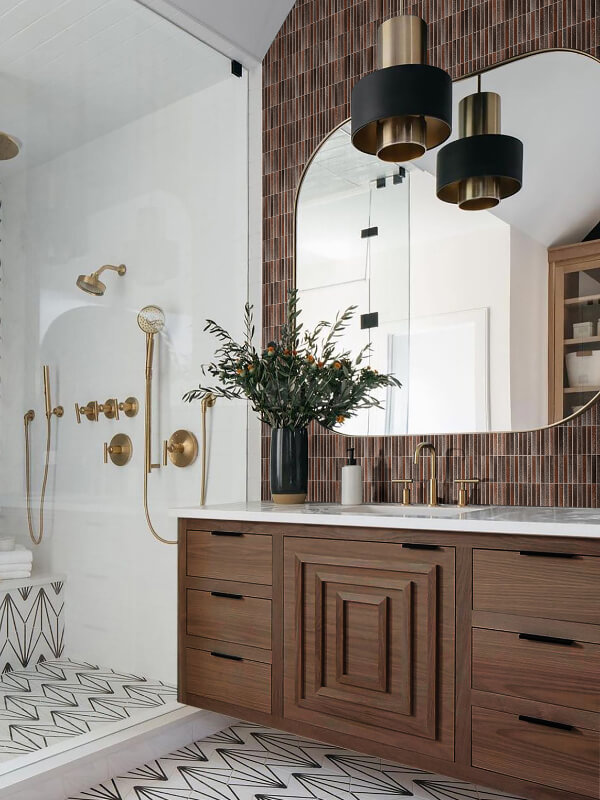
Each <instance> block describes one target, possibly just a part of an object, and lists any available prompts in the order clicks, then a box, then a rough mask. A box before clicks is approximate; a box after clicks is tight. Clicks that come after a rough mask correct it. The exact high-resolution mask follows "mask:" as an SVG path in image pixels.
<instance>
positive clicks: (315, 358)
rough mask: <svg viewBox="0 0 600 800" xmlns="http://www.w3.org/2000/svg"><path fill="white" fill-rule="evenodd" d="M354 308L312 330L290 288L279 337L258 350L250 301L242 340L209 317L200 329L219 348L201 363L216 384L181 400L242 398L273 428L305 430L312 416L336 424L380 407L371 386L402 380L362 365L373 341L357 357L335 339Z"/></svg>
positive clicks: (341, 331)
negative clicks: (305, 323) (211, 358)
mask: <svg viewBox="0 0 600 800" xmlns="http://www.w3.org/2000/svg"><path fill="white" fill-rule="evenodd" d="M355 312H356V306H349V307H348V308H347V309H346V310H345V311H344V312H339V313H338V314H337V316H336V318H335V321H334V322H333V323H330V322H325V321H321V322H319V323H318V324H317V325H316V327H315V328H314V329H313V330H312V331H306V330H304V328H303V325H302V323H301V322H300V315H301V311H300V309H299V307H298V292H297V290H296V289H292V290H290V292H289V293H288V301H287V315H286V322H285V324H284V325H283V326H282V327H281V333H280V340H279V341H278V342H269V343H268V344H267V346H266V348H265V349H264V350H262V351H261V352H259V351H258V350H256V348H255V346H254V344H253V340H254V335H255V327H254V318H253V307H252V306H251V305H250V304H248V303H246V306H245V312H244V326H245V337H244V341H243V342H236V341H235V340H234V339H233V337H232V336H231V334H230V333H229V332H228V331H226V330H225V329H224V328H223V327H221V326H220V325H219V324H218V323H216V322H215V321H214V320H211V319H209V320H207V321H206V327H205V329H204V330H205V331H208V332H209V333H211V334H212V335H214V336H215V337H216V338H217V339H218V340H219V342H220V346H219V347H218V349H217V350H216V352H215V361H214V362H212V363H210V364H205V365H203V367H202V372H203V374H204V375H210V376H212V377H213V378H215V379H216V380H217V381H219V384H218V385H215V386H204V385H200V386H199V387H198V388H197V389H193V390H191V391H189V392H187V393H186V394H185V395H184V398H183V399H184V400H185V401H187V402H191V401H193V400H202V399H203V398H204V397H206V396H207V395H208V394H213V395H215V396H216V397H224V398H226V399H234V398H247V399H248V400H249V401H250V404H251V406H252V408H253V410H254V411H255V412H256V413H257V414H258V416H259V417H260V419H261V420H262V421H263V422H266V423H267V424H268V425H270V426H271V427H272V428H303V427H306V426H307V425H308V424H309V423H310V422H313V421H315V422H318V423H320V424H321V425H323V426H324V427H325V428H333V427H334V425H336V424H340V423H342V422H344V421H345V420H346V419H348V418H349V417H352V416H354V415H355V414H356V412H357V411H358V410H359V409H363V408H372V407H377V408H381V407H382V406H381V403H380V401H379V400H378V399H377V397H376V396H375V395H374V392H375V390H377V389H380V388H382V387H385V386H397V387H400V386H401V385H402V384H401V383H400V381H399V380H397V378H395V377H394V376H393V375H384V374H380V373H378V372H377V370H374V369H371V367H370V366H368V365H364V366H363V363H364V360H365V358H366V356H367V355H368V353H369V350H370V345H366V346H365V347H364V348H363V349H362V350H361V351H360V352H359V353H358V355H357V356H356V357H354V358H353V357H352V356H351V355H350V353H349V352H348V351H340V352H338V346H339V339H340V337H341V336H342V334H343V332H344V330H345V329H346V328H347V327H348V325H349V324H350V322H351V321H352V318H353V317H354V314H355Z"/></svg>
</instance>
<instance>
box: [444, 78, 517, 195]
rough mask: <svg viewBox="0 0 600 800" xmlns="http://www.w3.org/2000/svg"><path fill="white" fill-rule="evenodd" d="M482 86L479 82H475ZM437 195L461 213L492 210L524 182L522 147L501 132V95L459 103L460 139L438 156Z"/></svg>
mask: <svg viewBox="0 0 600 800" xmlns="http://www.w3.org/2000/svg"><path fill="white" fill-rule="evenodd" d="M479 85H480V81H479ZM436 183H437V188H436V191H437V196H438V197H439V199H440V200H443V201H444V202H446V203H454V204H455V205H458V207H459V208H461V209H464V210H465V211H481V210H485V209H489V208H493V207H494V206H496V205H498V203H499V202H500V201H501V200H503V199H504V198H506V197H510V196H511V195H513V194H516V193H517V192H518V191H519V190H520V188H521V186H522V183H523V143H522V142H521V141H520V140H519V139H516V138H515V137H514V136H506V135H504V134H502V133H500V96H499V95H498V94H496V93H495V92H481V91H478V92H477V93H476V94H471V95H469V96H468V97H465V98H463V100H461V102H460V105H459V138H458V139H457V140H456V141H455V142H450V144H447V145H446V146H445V147H443V148H442V149H441V150H440V152H439V153H438V156H437V169H436Z"/></svg>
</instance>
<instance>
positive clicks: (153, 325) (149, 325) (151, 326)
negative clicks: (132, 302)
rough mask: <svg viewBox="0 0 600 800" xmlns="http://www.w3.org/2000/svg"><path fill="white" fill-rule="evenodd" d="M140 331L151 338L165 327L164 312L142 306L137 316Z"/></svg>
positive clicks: (156, 308)
mask: <svg viewBox="0 0 600 800" xmlns="http://www.w3.org/2000/svg"><path fill="white" fill-rule="evenodd" d="M137 323H138V325H139V327H140V330H142V331H144V333H145V334H148V335H151V336H153V335H154V334H155V333H160V332H161V331H162V329H163V328H164V327H165V312H164V311H163V310H162V308H159V307H158V306H144V308H142V310H141V311H140V313H139V314H138V316H137Z"/></svg>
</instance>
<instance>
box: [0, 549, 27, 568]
mask: <svg viewBox="0 0 600 800" xmlns="http://www.w3.org/2000/svg"><path fill="white" fill-rule="evenodd" d="M32 560H33V553H32V551H31V550H27V548H26V547H23V545H20V544H18V545H17V546H16V547H15V549H14V550H6V551H0V569H1V568H2V567H4V566H5V565H6V566H8V565H9V564H10V565H12V564H31V562H32Z"/></svg>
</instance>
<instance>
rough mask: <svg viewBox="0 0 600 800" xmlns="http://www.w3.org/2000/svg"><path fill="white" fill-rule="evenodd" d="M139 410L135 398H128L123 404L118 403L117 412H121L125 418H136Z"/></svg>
mask: <svg viewBox="0 0 600 800" xmlns="http://www.w3.org/2000/svg"><path fill="white" fill-rule="evenodd" d="M139 410H140V404H139V402H138V399H137V397H128V398H127V400H125V402H124V403H119V411H122V412H123V413H124V414H125V416H126V417H135V416H137V413H138V411H139Z"/></svg>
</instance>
